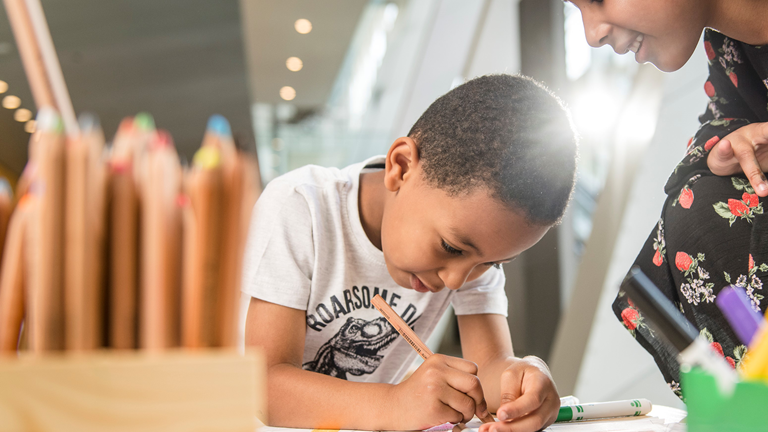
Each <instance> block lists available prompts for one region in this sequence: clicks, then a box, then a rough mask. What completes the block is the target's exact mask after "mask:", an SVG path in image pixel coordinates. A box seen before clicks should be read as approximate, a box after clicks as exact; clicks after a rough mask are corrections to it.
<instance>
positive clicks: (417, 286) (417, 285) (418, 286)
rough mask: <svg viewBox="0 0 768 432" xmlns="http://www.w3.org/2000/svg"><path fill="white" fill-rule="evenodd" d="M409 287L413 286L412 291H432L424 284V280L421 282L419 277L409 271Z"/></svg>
mask: <svg viewBox="0 0 768 432" xmlns="http://www.w3.org/2000/svg"><path fill="white" fill-rule="evenodd" d="M411 288H413V290H414V291H416V292H420V293H426V292H433V291H432V290H431V289H430V288H429V287H428V286H426V285H424V282H422V281H421V279H419V278H418V277H417V276H416V275H415V274H413V273H411Z"/></svg>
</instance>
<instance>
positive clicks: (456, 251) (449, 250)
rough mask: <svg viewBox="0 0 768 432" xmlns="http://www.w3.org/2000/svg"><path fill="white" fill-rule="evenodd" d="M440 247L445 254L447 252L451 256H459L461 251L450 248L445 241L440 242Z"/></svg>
mask: <svg viewBox="0 0 768 432" xmlns="http://www.w3.org/2000/svg"><path fill="white" fill-rule="evenodd" d="M440 245H441V246H442V247H443V249H445V251H446V252H448V253H449V254H451V255H461V251H460V250H458V249H456V248H455V247H452V246H451V245H449V244H448V243H446V242H445V240H440Z"/></svg>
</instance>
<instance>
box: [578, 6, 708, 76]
mask: <svg viewBox="0 0 768 432" xmlns="http://www.w3.org/2000/svg"><path fill="white" fill-rule="evenodd" d="M570 1H571V3H573V4H574V5H576V7H578V8H579V10H581V15H582V18H583V20H584V30H585V33H586V36H587V41H588V42H589V44H590V45H592V46H593V47H600V46H603V45H605V44H608V45H610V46H612V47H613V49H614V51H616V52H617V53H619V54H626V53H628V52H630V51H632V52H634V53H635V60H637V62H639V63H647V62H650V63H653V64H654V65H656V67H657V68H659V69H661V70H662V71H664V72H672V71H676V70H678V69H680V68H681V67H683V65H684V64H685V62H687V61H688V59H689V58H690V57H691V55H692V54H693V51H694V50H695V49H696V45H697V44H698V42H699V38H700V37H701V32H702V31H703V30H704V27H705V21H706V20H705V17H706V12H707V9H708V8H709V3H710V2H709V1H707V0H602V1H595V0H570Z"/></svg>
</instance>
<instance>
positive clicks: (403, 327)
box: [371, 294, 495, 423]
mask: <svg viewBox="0 0 768 432" xmlns="http://www.w3.org/2000/svg"><path fill="white" fill-rule="evenodd" d="M371 304H373V306H374V307H375V308H376V309H377V310H378V311H379V312H381V314H382V315H383V316H384V318H386V320H387V321H389V323H390V324H391V325H392V327H394V328H395V330H397V332H398V333H400V336H402V337H403V339H405V340H406V342H408V344H409V345H411V347H413V349H414V350H416V352H417V353H419V355H420V356H421V358H423V359H424V360H426V359H428V358H429V356H431V355H432V354H433V353H432V350H430V349H429V347H428V346H427V345H426V344H425V343H424V342H422V341H421V339H419V337H418V336H417V335H416V333H415V332H414V331H413V329H411V328H410V327H408V324H407V323H406V322H405V321H404V320H403V319H402V318H400V315H398V314H397V313H396V312H395V311H394V310H393V309H392V308H391V307H390V306H389V305H388V304H387V302H386V300H384V299H383V298H382V297H381V296H380V295H378V294H376V295H375V296H373V298H372V299H371ZM480 420H482V421H483V423H493V422H494V421H495V420H494V419H493V416H492V415H491V414H488V416H487V417H485V418H481V419H480Z"/></svg>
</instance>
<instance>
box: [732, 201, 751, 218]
mask: <svg viewBox="0 0 768 432" xmlns="http://www.w3.org/2000/svg"><path fill="white" fill-rule="evenodd" d="M728 208H729V209H730V210H731V213H733V214H734V215H735V216H744V215H745V214H747V213H749V207H747V205H746V204H744V202H742V201H739V200H735V199H729V200H728Z"/></svg>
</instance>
